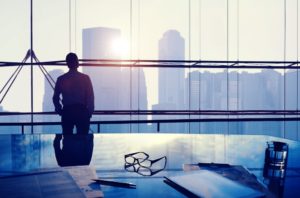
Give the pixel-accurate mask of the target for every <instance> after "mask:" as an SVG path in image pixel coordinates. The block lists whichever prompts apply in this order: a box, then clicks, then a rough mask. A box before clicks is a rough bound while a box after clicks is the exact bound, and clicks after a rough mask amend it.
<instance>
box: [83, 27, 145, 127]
mask: <svg viewBox="0 0 300 198" xmlns="http://www.w3.org/2000/svg"><path fill="white" fill-rule="evenodd" d="M120 38H121V31H120V30H119V29H114V28H105V27H96V28H87V29H83V37H82V39H83V54H82V55H83V58H84V59H120V58H121V54H120V51H119V50H117V49H116V46H114V44H115V42H116V41H117V40H120ZM83 72H84V73H86V74H88V75H89V76H90V78H91V80H92V83H93V87H94V93H95V109H96V110H130V109H134V110H137V109H138V108H140V109H143V110H146V109H147V89H146V81H145V75H144V71H143V70H142V69H140V70H138V69H132V71H130V69H129V68H121V67H101V68H100V67H84V68H83ZM130 78H131V79H130ZM138 79H139V80H138ZM138 82H139V85H138V84H137V83H138ZM94 117H96V116H94ZM98 118H99V119H101V120H129V119H130V116H106V115H105V116H98V117H97V120H98ZM145 118H146V117H145V116H144V118H142V117H139V119H145ZM101 130H102V131H108V132H122V131H128V130H129V126H128V125H117V126H116V125H115V126H112V125H111V126H108V125H104V126H101Z"/></svg>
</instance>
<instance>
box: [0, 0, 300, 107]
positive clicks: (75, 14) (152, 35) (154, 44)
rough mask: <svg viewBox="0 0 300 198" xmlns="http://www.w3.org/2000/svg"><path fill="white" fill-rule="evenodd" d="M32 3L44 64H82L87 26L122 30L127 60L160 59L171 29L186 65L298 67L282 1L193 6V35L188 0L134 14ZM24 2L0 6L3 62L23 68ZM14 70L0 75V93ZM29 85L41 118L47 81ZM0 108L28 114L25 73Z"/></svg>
mask: <svg viewBox="0 0 300 198" xmlns="http://www.w3.org/2000/svg"><path fill="white" fill-rule="evenodd" d="M33 2H34V13H33V14H34V15H33V16H34V41H33V42H34V50H35V52H36V55H37V56H38V58H39V59H40V60H41V61H46V60H58V59H64V57H65V55H66V53H68V52H69V49H71V51H75V52H77V53H78V55H79V57H81V54H82V51H81V48H82V29H83V28H89V27H112V28H118V29H120V30H121V32H122V37H123V39H124V40H125V41H126V42H127V43H128V44H130V43H131V45H132V58H140V59H157V57H158V50H157V49H158V40H159V39H160V38H161V37H162V35H163V33H164V32H165V31H167V30H169V29H175V30H177V31H179V32H180V34H181V36H182V37H183V38H184V39H185V46H186V50H185V57H186V59H189V58H190V59H206V60H226V58H227V55H228V58H229V59H230V60H237V59H240V60H283V59H284V51H285V50H284V49H286V58H287V59H288V60H297V0H286V3H287V4H286V11H287V12H286V29H285V28H284V27H285V26H284V16H285V15H284V14H285V12H284V2H285V1H284V0H228V1H227V0H191V1H190V3H191V9H190V11H191V12H190V19H191V20H190V28H189V1H188V0H151V1H150V0H132V12H130V0H76V1H75V0H71V5H70V7H69V0H33ZM29 3H30V0H0V26H1V29H0V43H1V47H0V60H1V61H20V60H22V59H23V57H24V55H25V53H26V50H27V49H28V48H29V47H30V40H29V38H30V34H29V33H30V31H29V16H30V12H29V8H30V4H29ZM227 3H228V7H227ZM69 8H71V26H70V24H69ZM227 8H228V20H227ZM238 8H239V9H238ZM130 13H132V18H133V20H132V23H130ZM227 28H228V33H229V34H228V37H227ZM70 29H71V32H69V30H70ZM130 29H132V41H131V42H130ZM284 32H286V37H284V35H285V34H284ZM70 35H71V37H70ZM189 35H190V37H189ZM227 38H228V46H227ZM284 38H286V43H285V42H284ZM70 41H71V43H70ZM189 44H190V45H189ZM285 46H286V48H285ZM70 47H71V48H70ZM227 47H228V48H227ZM227 49H228V50H227ZM127 54H128V55H129V54H130V53H129V52H128V53H127ZM95 58H96V57H95ZM124 58H130V57H124ZM13 69H14V68H1V73H0V86H2V85H4V83H5V82H6V80H7V79H8V75H9V74H10V73H12V71H13ZM144 71H145V73H146V80H147V88H148V96H149V102H150V105H152V104H155V103H156V102H157V94H158V90H157V69H147V70H144ZM34 82H35V94H34V95H35V99H34V100H35V107H34V109H35V111H41V110H42V98H43V92H44V90H43V87H44V78H43V76H42V74H41V72H40V71H38V70H36V71H35V77H34ZM2 106H4V109H6V110H11V111H29V110H30V79H29V70H28V69H24V71H22V74H21V76H20V77H19V79H18V80H17V82H16V84H15V85H14V86H13V88H12V90H11V92H10V93H9V94H8V95H7V98H6V99H5V100H4V102H3V104H2Z"/></svg>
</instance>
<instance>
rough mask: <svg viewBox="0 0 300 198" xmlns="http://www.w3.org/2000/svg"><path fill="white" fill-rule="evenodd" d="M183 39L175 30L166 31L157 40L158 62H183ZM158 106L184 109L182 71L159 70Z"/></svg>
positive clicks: (179, 69) (178, 69)
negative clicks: (164, 105) (163, 105)
mask: <svg viewBox="0 0 300 198" xmlns="http://www.w3.org/2000/svg"><path fill="white" fill-rule="evenodd" d="M184 52H185V45H184V39H183V38H182V36H181V35H180V33H179V32H178V31H176V30H168V31H166V32H165V33H164V34H163V37H162V38H161V39H160V40H159V56H158V57H159V60H184ZM158 84H159V86H158V90H159V95H158V98H159V99H158V100H159V104H168V105H166V106H170V107H173V109H183V108H184V94H183V93H184V69H181V68H177V69H172V68H159V71H158Z"/></svg>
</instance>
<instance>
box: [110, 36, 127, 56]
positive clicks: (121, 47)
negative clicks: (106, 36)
mask: <svg viewBox="0 0 300 198" xmlns="http://www.w3.org/2000/svg"><path fill="white" fill-rule="evenodd" d="M112 50H113V52H114V53H115V54H116V55H117V56H120V58H123V59H124V58H128V55H129V44H128V41H127V40H125V39H123V38H117V39H115V40H113V42H112Z"/></svg>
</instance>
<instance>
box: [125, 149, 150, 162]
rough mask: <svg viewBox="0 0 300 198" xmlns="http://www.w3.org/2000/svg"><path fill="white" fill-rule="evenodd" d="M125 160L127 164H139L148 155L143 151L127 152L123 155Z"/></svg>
mask: <svg viewBox="0 0 300 198" xmlns="http://www.w3.org/2000/svg"><path fill="white" fill-rule="evenodd" d="M124 158H125V162H126V163H128V164H139V163H142V162H143V161H145V160H147V159H148V158H149V155H148V154H147V153H145V152H135V153H129V154H126V155H125V156H124Z"/></svg>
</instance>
